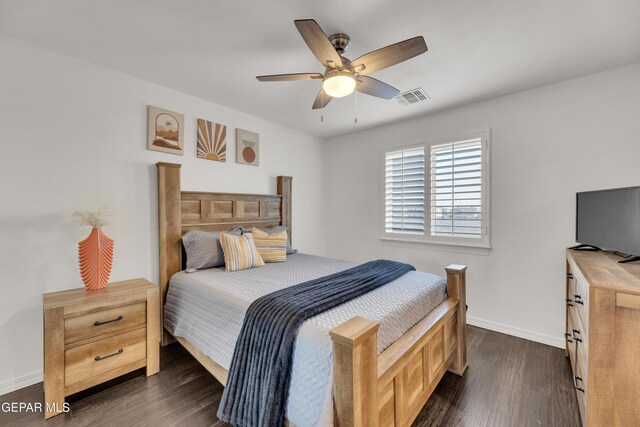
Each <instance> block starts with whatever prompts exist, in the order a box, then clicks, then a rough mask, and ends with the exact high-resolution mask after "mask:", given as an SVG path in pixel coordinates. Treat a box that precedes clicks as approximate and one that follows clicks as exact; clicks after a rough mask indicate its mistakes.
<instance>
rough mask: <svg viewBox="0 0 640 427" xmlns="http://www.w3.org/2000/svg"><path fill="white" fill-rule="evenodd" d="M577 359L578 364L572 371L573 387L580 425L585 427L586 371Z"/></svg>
mask: <svg viewBox="0 0 640 427" xmlns="http://www.w3.org/2000/svg"><path fill="white" fill-rule="evenodd" d="M577 359H578V363H577V365H576V369H575V370H574V371H573V385H574V388H575V390H576V397H577V398H578V407H579V408H580V416H581V418H582V425H583V426H585V425H587V423H586V419H587V371H586V369H584V366H583V365H582V362H581V361H580V357H578V358H577Z"/></svg>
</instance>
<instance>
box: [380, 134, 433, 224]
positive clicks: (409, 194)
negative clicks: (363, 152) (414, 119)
mask: <svg viewBox="0 0 640 427" xmlns="http://www.w3.org/2000/svg"><path fill="white" fill-rule="evenodd" d="M424 158H425V155H424V147H423V146H420V147H414V148H403V149H400V150H396V151H390V152H387V153H386V154H385V162H384V163H385V166H384V168H385V186H384V187H385V232H387V233H409V234H424V224H425V222H424V213H425V212H424V210H425V209H424V208H425V202H424V188H425V187H424V186H425V180H424V169H425V159H424Z"/></svg>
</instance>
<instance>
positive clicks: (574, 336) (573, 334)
mask: <svg viewBox="0 0 640 427" xmlns="http://www.w3.org/2000/svg"><path fill="white" fill-rule="evenodd" d="M576 334H577V335H580V331H579V330H578V329H572V330H571V338H573V339H574V340H576V341H578V342H582V338H580V337H577V336H576Z"/></svg>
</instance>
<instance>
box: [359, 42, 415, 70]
mask: <svg viewBox="0 0 640 427" xmlns="http://www.w3.org/2000/svg"><path fill="white" fill-rule="evenodd" d="M426 51H427V44H426V43H425V41H424V37H422V36H418V37H414V38H412V39H409V40H405V41H402V42H399V43H395V44H392V45H389V46H387V47H383V48H382V49H378V50H374V51H373V52H369V53H367V54H366V55H362V56H361V57H360V58H358V59H356V60H355V61H351V66H352V68H353V69H355V71H356V72H357V73H358V74H371V73H373V72H374V71H378V70H382V69H384V68H387V67H391V66H392V65H396V64H399V63H401V62H403V61H406V60H407V59H411V58H413V57H414V56H418V55H420V54H422V53H425V52H426ZM363 66H364V68H363ZM358 68H363V69H362V70H359V69H358Z"/></svg>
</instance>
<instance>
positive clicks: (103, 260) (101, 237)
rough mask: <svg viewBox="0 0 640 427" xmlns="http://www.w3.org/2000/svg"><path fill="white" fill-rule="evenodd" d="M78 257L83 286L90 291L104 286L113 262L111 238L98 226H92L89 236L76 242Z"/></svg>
mask: <svg viewBox="0 0 640 427" xmlns="http://www.w3.org/2000/svg"><path fill="white" fill-rule="evenodd" d="M78 257H79V259H80V276H81V277H82V282H83V283H84V286H85V287H86V288H87V289H88V290H90V291H95V290H98V289H103V288H106V287H107V283H108V282H109V275H110V274H111V265H112V263H113V240H112V239H110V238H109V237H107V236H106V235H105V234H104V233H103V232H102V230H101V229H100V228H99V227H94V228H93V229H92V230H91V233H89V236H88V237H87V238H86V239H84V240H83V241H81V242H80V243H78Z"/></svg>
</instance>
